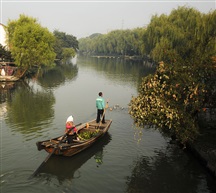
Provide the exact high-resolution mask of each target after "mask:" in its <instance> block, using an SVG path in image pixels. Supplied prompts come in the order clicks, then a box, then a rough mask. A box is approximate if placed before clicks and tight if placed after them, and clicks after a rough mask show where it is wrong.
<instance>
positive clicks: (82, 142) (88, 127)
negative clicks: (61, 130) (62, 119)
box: [36, 119, 112, 156]
mask: <svg viewBox="0 0 216 193" xmlns="http://www.w3.org/2000/svg"><path fill="white" fill-rule="evenodd" d="M111 123H112V120H106V123H104V124H99V123H96V121H95V119H94V120H92V121H89V122H86V123H84V124H81V125H80V126H77V127H76V128H77V132H76V134H75V136H74V139H73V142H72V143H70V144H68V143H67V141H66V140H63V142H62V137H63V136H59V137H56V138H53V139H50V140H45V141H40V142H37V143H36V145H37V148H38V150H39V151H40V150H42V149H44V150H45V151H47V152H48V153H52V152H53V151H54V154H55V155H62V156H73V155H75V154H77V153H79V152H81V151H83V150H84V149H86V148H88V147H90V146H91V145H92V144H94V143H95V142H96V141H97V140H98V139H99V138H101V137H103V136H104V134H105V133H107V131H108V130H109V127H110V125H111ZM87 135H88V136H91V137H90V138H88V139H87V138H85V137H84V136H87ZM59 141H61V143H59Z"/></svg>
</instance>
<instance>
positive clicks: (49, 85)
mask: <svg viewBox="0 0 216 193" xmlns="http://www.w3.org/2000/svg"><path fill="white" fill-rule="evenodd" d="M153 72H154V69H153V68H152V67H151V65H143V64H142V63H138V62H131V61H127V62H124V61H121V60H114V59H97V58H78V59H77V61H75V62H73V64H71V63H70V64H67V65H63V66H61V67H57V68H55V69H50V70H47V71H46V72H43V74H39V75H38V77H37V78H35V79H32V80H28V81H25V82H19V83H16V84H15V85H12V86H8V85H4V89H2V90H1V104H0V109H1V114H0V115H1V125H0V126H1V127H0V128H1V133H0V134H1V144H0V145H1V147H0V156H1V175H0V179H1V181H0V192H1V193H15V192H16V193H19V192H20V193H25V192H26V193H30V192H32V193H34V192H35V193H38V192H74V193H79V192H80V193H85V192H86V193H87V192H94V193H97V192H99V193H102V192H104V193H105V192H107V193H108V192H109V193H110V192H112V193H121V192H130V193H139V192H142V193H183V192H184V193H201V192H203V193H204V192H205V193H213V192H216V187H215V180H214V179H213V178H212V176H210V175H209V174H208V173H207V172H206V170H205V169H204V168H203V167H202V166H201V165H200V164H199V163H198V162H197V161H196V160H195V159H194V158H193V157H192V156H190V155H188V154H187V153H186V152H184V151H183V150H181V149H179V148H178V147H177V146H175V145H171V144H169V139H167V138H165V137H163V136H162V135H161V134H160V133H159V132H158V131H156V130H152V129H147V128H146V129H142V130H141V131H142V135H140V130H138V129H137V128H135V127H134V126H133V120H132V118H131V117H130V116H129V114H128V103H129V102H130V99H131V97H132V96H136V95H137V90H138V85H139V83H140V81H141V77H143V76H146V75H148V74H149V73H153ZM1 86H2V85H1ZM7 86H8V88H7ZM2 88H3V87H2ZM99 91H102V92H103V93H104V98H105V99H106V100H108V101H109V108H108V109H107V110H106V118H107V119H112V120H113V123H112V125H111V127H110V130H109V132H108V134H107V135H105V136H104V138H103V139H102V140H100V141H98V143H96V144H95V145H94V146H92V147H91V148H89V149H87V150H86V151H84V152H81V153H80V154H78V155H76V156H74V157H58V156H52V157H51V158H50V159H49V160H48V162H47V163H46V164H45V165H44V167H42V168H41V170H40V171H39V174H38V175H37V176H36V177H34V178H32V179H29V177H30V176H31V174H32V173H33V172H34V171H35V170H36V169H37V168H38V166H39V165H40V164H41V163H42V162H43V161H44V159H45V158H46V157H47V155H48V154H47V153H46V152H45V151H38V150H37V148H36V145H35V143H36V142H37V141H40V140H44V139H50V138H53V137H56V136H58V135H61V134H63V132H64V124H65V121H66V118H67V117H68V116H69V115H71V114H72V115H73V116H74V119H75V123H76V124H78V123H83V122H86V121H88V120H91V119H94V118H95V117H96V108H95V99H96V97H97V94H98V92H99ZM115 107H116V108H115Z"/></svg>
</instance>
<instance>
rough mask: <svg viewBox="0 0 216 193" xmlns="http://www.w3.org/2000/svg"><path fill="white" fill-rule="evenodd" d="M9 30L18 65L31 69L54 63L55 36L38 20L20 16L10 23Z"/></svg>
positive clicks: (10, 43) (11, 49)
mask: <svg viewBox="0 0 216 193" xmlns="http://www.w3.org/2000/svg"><path fill="white" fill-rule="evenodd" d="M7 30H8V42H9V47H10V51H11V53H12V56H13V58H14V59H15V63H16V65H18V66H23V67H31V66H40V65H51V64H52V63H53V62H54V59H55V53H54V51H53V44H54V40H55V39H54V36H53V35H52V33H50V32H49V31H48V29H47V28H43V27H42V26H41V25H40V24H39V23H37V20H36V19H34V18H31V17H27V16H25V15H20V18H19V19H18V20H13V21H9V22H8V28H7Z"/></svg>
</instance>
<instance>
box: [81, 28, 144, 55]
mask: <svg viewBox="0 0 216 193" xmlns="http://www.w3.org/2000/svg"><path fill="white" fill-rule="evenodd" d="M144 32H145V29H144V28H136V29H133V30H115V31H111V32H109V33H108V34H104V35H102V34H93V35H91V36H89V37H87V38H81V39H79V52H80V53H87V54H104V55H144V46H143V41H142V37H143V34H144Z"/></svg>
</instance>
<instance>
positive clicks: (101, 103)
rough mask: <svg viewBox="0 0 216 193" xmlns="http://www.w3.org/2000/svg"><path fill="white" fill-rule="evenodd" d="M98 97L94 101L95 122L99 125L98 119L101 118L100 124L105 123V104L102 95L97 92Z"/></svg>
mask: <svg viewBox="0 0 216 193" xmlns="http://www.w3.org/2000/svg"><path fill="white" fill-rule="evenodd" d="M98 95H99V97H98V98H97V99H96V107H97V119H96V122H97V123H99V122H100V119H101V118H102V123H105V114H104V108H105V102H104V98H103V93H102V92H99V94H98Z"/></svg>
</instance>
